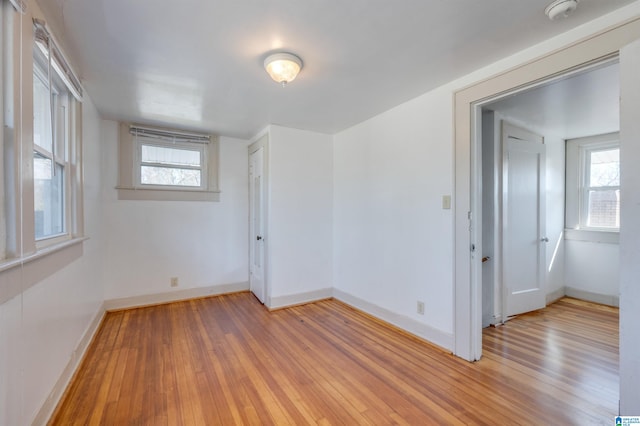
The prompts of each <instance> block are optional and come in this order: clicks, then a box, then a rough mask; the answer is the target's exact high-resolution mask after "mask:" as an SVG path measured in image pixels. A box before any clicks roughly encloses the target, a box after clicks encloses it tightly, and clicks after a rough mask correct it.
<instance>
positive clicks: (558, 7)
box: [544, 0, 578, 21]
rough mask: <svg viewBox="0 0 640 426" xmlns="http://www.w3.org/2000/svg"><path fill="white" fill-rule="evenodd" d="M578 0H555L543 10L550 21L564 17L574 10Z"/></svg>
mask: <svg viewBox="0 0 640 426" xmlns="http://www.w3.org/2000/svg"><path fill="white" fill-rule="evenodd" d="M576 7H578V0H556V1H554V2H553V3H551V4H550V5H549V6H547V8H546V9H545V10H544V13H545V14H546V15H547V16H548V17H549V19H551V20H552V21H553V20H555V19H558V18H566V17H567V16H569V15H570V14H571V12H573V11H574V10H576Z"/></svg>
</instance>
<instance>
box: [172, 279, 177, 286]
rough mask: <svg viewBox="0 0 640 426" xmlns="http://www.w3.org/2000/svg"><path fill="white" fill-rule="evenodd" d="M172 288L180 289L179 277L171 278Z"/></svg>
mask: <svg viewBox="0 0 640 426" xmlns="http://www.w3.org/2000/svg"><path fill="white" fill-rule="evenodd" d="M171 287H178V277H171Z"/></svg>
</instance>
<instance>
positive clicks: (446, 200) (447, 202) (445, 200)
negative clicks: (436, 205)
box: [442, 195, 451, 210]
mask: <svg viewBox="0 0 640 426" xmlns="http://www.w3.org/2000/svg"><path fill="white" fill-rule="evenodd" d="M442 208H443V209H444V210H449V209H451V195H443V196H442Z"/></svg>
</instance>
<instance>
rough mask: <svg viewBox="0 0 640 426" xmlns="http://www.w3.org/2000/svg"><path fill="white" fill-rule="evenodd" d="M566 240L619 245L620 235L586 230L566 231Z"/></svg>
mask: <svg viewBox="0 0 640 426" xmlns="http://www.w3.org/2000/svg"><path fill="white" fill-rule="evenodd" d="M564 239H565V240H570V241H586V242H590V243H604V244H618V243H619V241H620V233H619V232H615V231H589V230H585V229H565V230H564Z"/></svg>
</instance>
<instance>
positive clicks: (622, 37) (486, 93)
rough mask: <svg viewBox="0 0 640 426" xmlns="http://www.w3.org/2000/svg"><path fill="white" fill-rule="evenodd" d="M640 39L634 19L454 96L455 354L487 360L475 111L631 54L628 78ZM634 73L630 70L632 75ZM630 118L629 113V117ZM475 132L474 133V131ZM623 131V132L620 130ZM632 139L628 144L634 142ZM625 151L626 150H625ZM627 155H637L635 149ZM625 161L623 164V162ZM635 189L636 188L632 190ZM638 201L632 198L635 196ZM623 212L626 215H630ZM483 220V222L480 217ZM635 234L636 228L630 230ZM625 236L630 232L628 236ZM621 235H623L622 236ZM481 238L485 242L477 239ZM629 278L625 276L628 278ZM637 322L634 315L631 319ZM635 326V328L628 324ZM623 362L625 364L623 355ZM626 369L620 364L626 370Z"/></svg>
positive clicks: (626, 267) (627, 266)
mask: <svg viewBox="0 0 640 426" xmlns="http://www.w3.org/2000/svg"><path fill="white" fill-rule="evenodd" d="M638 34H640V20H631V21H629V22H626V23H624V24H620V25H618V26H616V27H614V28H609V29H607V31H602V32H600V33H598V34H595V35H593V36H591V37H589V38H584V39H582V40H580V41H577V42H575V43H572V44H570V45H567V46H566V47H564V48H561V49H558V50H555V51H553V52H551V53H548V54H546V55H545V56H542V57H538V58H535V60H534V59H532V60H531V61H530V62H528V63H526V64H524V65H521V66H518V67H515V68H513V69H511V70H509V71H506V72H504V73H501V74H497V75H495V76H493V77H491V78H487V79H486V80H483V81H481V82H479V83H476V84H474V85H473V86H469V87H467V88H465V89H462V90H460V91H458V92H456V93H455V95H454V114H455V181H454V193H455V198H454V229H455V235H454V287H455V290H454V312H455V321H454V345H453V351H454V353H455V355H457V356H459V357H461V358H463V359H466V360H469V361H474V360H478V359H480V357H481V356H482V294H481V291H482V288H481V287H479V286H478V280H477V277H478V276H479V274H480V273H481V262H480V261H481V257H479V254H480V253H479V252H478V251H477V250H476V251H475V252H474V248H475V247H477V246H480V245H481V243H482V241H481V235H480V234H479V232H478V228H477V226H476V222H479V221H480V220H479V219H481V212H479V211H478V208H477V207H478V205H479V200H478V196H479V195H480V194H481V191H480V188H479V185H480V183H479V182H477V180H476V179H475V178H474V179H472V175H473V176H475V173H476V169H477V167H478V165H477V164H475V158H476V155H477V151H478V149H479V148H480V146H479V144H478V143H477V140H476V139H474V137H475V136H474V135H475V134H476V132H475V131H476V130H478V129H479V120H478V114H477V113H478V111H477V108H476V107H474V105H476V103H477V102H482V101H484V100H487V99H491V98H494V97H496V96H499V95H501V94H505V93H509V92H511V93H513V92H515V91H517V90H522V89H523V88H529V87H531V86H532V85H535V84H539V83H541V82H546V81H549V79H550V78H554V77H557V76H559V75H567V74H568V73H571V72H574V71H578V70H584V69H585V67H588V66H590V65H593V64H596V63H602V62H603V61H605V60H609V59H611V58H615V57H618V55H619V54H620V52H621V49H622V51H623V52H628V54H627V56H625V58H626V59H625V61H624V62H623V61H621V74H622V75H625V74H624V72H625V69H627V67H628V69H629V70H632V69H634V68H633V67H634V66H635V63H634V62H633V52H635V51H634V50H633V48H632V47H627V48H626V50H625V49H623V48H625V47H626V46H630V43H632V42H634V41H635V40H637V39H638ZM629 72H631V71H629ZM622 81H626V82H627V83H626V84H628V87H627V88H626V89H625V92H626V91H628V92H629V93H630V94H631V96H630V99H631V101H630V102H632V101H633V99H635V98H633V93H635V92H634V90H635V86H634V83H635V80H633V79H628V80H625V79H622ZM629 114H630V112H629ZM629 114H627V115H625V110H624V109H622V110H621V117H623V118H624V117H627V116H629ZM628 118H629V119H626V120H625V119H623V120H621V122H622V123H627V124H628V125H630V127H628V130H629V135H632V134H634V133H633V131H634V126H633V125H632V124H633V121H632V120H631V119H630V116H629V117H628ZM472 129H473V130H474V131H473V132H472ZM621 130H624V128H621ZM629 135H627V136H624V135H623V136H622V137H621V145H622V146H623V148H624V146H625V140H626V139H625V137H626V138H628V137H630V136H629ZM630 140H631V139H629V141H630ZM624 149H626V148H624ZM628 152H631V153H633V152H634V151H633V149H632V148H630V149H629V151H628ZM623 160H624V158H623ZM623 162H624V161H623ZM630 188H631V187H630ZM622 192H623V194H624V192H625V190H624V189H623V191H622ZM631 197H633V195H631ZM628 210H629V209H627V210H625V208H624V207H623V208H622V215H624V214H625V211H628ZM478 216H480V217H478ZM625 229H629V232H631V233H632V234H633V227H630V228H625ZM625 232H626V231H625ZM621 233H622V232H621ZM479 235H480V237H478V236H479ZM624 241H625V242H624V244H623V241H622V240H621V245H626V244H627V242H626V241H627V240H624ZM621 264H622V268H621V279H620V282H621V283H622V284H624V283H626V281H625V279H624V277H623V276H622V275H624V274H623V273H625V271H626V270H630V269H633V267H634V266H633V263H632V262H627V261H623V262H621ZM625 276H626V275H625ZM626 291H628V288H627V287H625V286H621V295H622V296H623V297H624V294H625V292H626ZM620 314H621V327H622V328H624V326H625V310H624V303H623V304H622V306H621V310H620ZM629 317H630V318H633V315H630V316H629ZM629 324H630V323H629ZM621 359H625V354H624V351H623V352H622V353H621ZM622 367H623V365H622V364H621V369H622Z"/></svg>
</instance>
